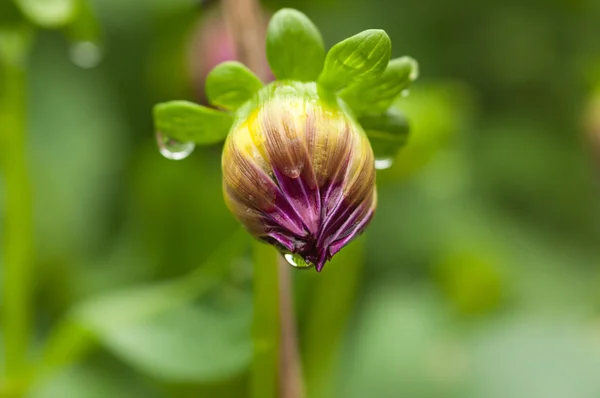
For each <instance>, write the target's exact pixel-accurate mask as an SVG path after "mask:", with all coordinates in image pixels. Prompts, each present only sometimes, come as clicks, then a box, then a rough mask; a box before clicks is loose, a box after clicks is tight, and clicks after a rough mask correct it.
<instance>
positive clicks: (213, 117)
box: [154, 101, 233, 145]
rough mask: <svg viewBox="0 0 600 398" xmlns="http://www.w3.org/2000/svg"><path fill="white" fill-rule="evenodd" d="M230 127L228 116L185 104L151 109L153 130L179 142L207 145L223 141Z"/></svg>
mask: <svg viewBox="0 0 600 398" xmlns="http://www.w3.org/2000/svg"><path fill="white" fill-rule="evenodd" d="M232 124H233V117H232V116H231V115H229V114H228V113H225V112H221V111H217V110H215V109H211V108H207V107H205V106H201V105H198V104H194V103H193V102H188V101H170V102H163V103H160V104H157V105H155V106H154V125H155V127H156V130H157V131H159V132H161V133H162V134H164V135H166V136H169V137H171V138H173V139H175V140H177V141H181V142H194V143H196V144H200V145H210V144H214V143H217V142H220V141H223V140H224V139H225V137H227V133H228V132H229V129H230V128H231V125H232Z"/></svg>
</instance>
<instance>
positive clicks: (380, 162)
mask: <svg viewBox="0 0 600 398" xmlns="http://www.w3.org/2000/svg"><path fill="white" fill-rule="evenodd" d="M393 164H394V159H392V158H380V159H375V168H376V169H377V170H385V169H389V168H390V167H392V165H393Z"/></svg>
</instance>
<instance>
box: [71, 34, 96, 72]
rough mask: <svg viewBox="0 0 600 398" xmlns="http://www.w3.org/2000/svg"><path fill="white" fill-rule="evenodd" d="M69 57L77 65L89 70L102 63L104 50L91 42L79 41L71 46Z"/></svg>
mask: <svg viewBox="0 0 600 398" xmlns="http://www.w3.org/2000/svg"><path fill="white" fill-rule="evenodd" d="M69 56H70V57H71V61H73V63H74V64H75V65H77V66H79V67H80V68H84V69H89V68H93V67H95V66H97V65H98V64H99V63H100V61H102V50H101V49H100V47H99V46H98V45H97V44H94V43H92V42H91V41H79V42H76V43H74V44H73V45H71V48H70V49H69Z"/></svg>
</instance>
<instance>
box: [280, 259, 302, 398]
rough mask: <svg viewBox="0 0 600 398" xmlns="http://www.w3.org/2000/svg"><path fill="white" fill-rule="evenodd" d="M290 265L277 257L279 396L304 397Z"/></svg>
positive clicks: (286, 397) (281, 397) (284, 397)
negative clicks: (279, 326) (279, 351)
mask: <svg viewBox="0 0 600 398" xmlns="http://www.w3.org/2000/svg"><path fill="white" fill-rule="evenodd" d="M291 281H292V278H291V267H290V266H289V264H287V263H286V262H285V260H283V258H282V257H281V256H280V257H279V300H280V313H281V353H280V365H279V371H280V379H281V383H280V386H279V397H280V398H302V397H304V385H303V383H302V368H301V366H300V354H299V352H298V337H297V333H296V319H295V317H294V304H293V302H292V296H293V295H292V284H291Z"/></svg>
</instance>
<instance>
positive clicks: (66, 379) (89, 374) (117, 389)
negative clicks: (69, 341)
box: [15, 358, 163, 398]
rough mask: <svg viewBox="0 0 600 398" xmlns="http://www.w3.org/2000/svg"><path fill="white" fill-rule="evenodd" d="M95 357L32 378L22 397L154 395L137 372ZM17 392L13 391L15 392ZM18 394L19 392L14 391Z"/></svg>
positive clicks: (152, 397)
mask: <svg viewBox="0 0 600 398" xmlns="http://www.w3.org/2000/svg"><path fill="white" fill-rule="evenodd" d="M105 362H109V360H104V359H100V360H99V359H98V358H95V361H93V362H92V361H90V362H89V363H86V364H79V365H76V366H73V367H70V368H68V369H65V370H63V371H61V372H58V373H57V374H56V375H53V376H52V377H50V378H42V379H40V380H35V384H34V385H33V387H32V388H31V389H30V390H29V391H27V392H26V393H25V394H24V398H65V397H67V396H68V397H77V398H107V397H111V398H142V397H143V398H158V397H161V396H163V395H160V394H159V393H158V392H157V391H155V389H154V388H152V387H150V386H149V385H148V383H147V382H145V381H144V380H143V379H142V378H141V377H140V376H138V375H137V374H135V373H134V372H133V371H131V370H130V369H127V368H126V367H125V366H124V365H123V364H119V363H114V362H116V361H111V362H109V363H105ZM67 391H68V392H67ZM15 396H17V395H15ZM18 396H21V395H18Z"/></svg>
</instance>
